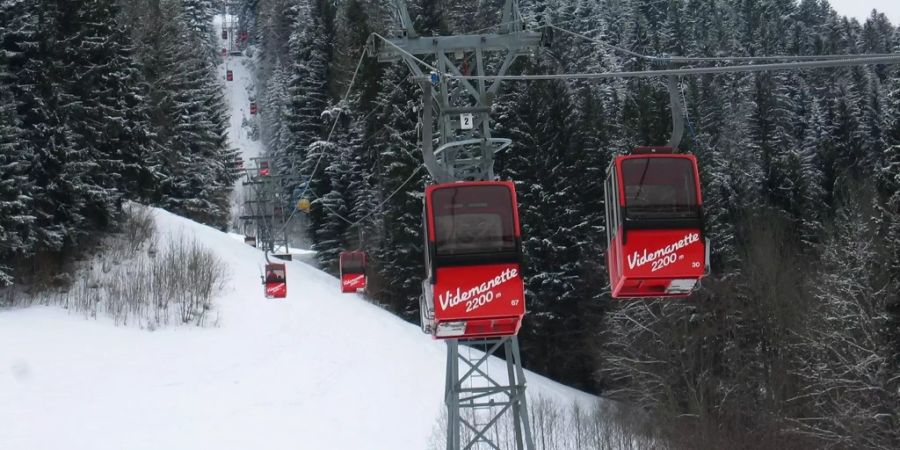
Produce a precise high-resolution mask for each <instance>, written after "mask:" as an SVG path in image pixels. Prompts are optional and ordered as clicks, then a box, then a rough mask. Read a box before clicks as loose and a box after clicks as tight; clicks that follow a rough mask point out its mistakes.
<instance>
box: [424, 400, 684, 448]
mask: <svg viewBox="0 0 900 450" xmlns="http://www.w3.org/2000/svg"><path fill="white" fill-rule="evenodd" d="M493 408H495V411H484V412H481V413H490V412H496V411H499V408H501V407H500V406H495V407H493ZM479 413H480V412H479V411H471V410H469V411H466V414H465V416H464V417H465V418H466V419H467V420H468V421H469V422H470V423H482V422H484V420H480V419H479V418H478V417H476V416H477V415H478V414H479ZM487 415H490V414H487ZM487 415H486V416H485V418H486V417H487ZM528 415H529V419H530V420H529V423H530V425H531V431H532V437H533V439H534V445H535V447H534V448H535V449H536V450H600V449H621V450H632V449H633V450H638V449H664V448H669V446H668V445H666V444H665V442H664V441H662V440H661V439H659V438H658V437H656V435H655V433H654V432H653V431H652V430H651V429H649V428H648V427H647V426H646V422H647V421H646V418H644V417H643V416H641V415H640V414H637V413H636V412H635V411H633V410H631V409H628V408H624V407H622V406H621V405H620V404H618V403H616V402H611V401H603V402H598V403H597V404H596V405H594V406H593V407H592V408H590V409H585V408H584V407H583V406H581V405H579V404H578V403H572V404H569V405H565V404H560V403H559V402H558V401H557V400H554V399H551V398H547V397H543V396H538V397H537V398H536V399H531V402H530V403H529V405H528ZM491 432H492V433H493V434H491V436H490V437H491V440H492V441H493V442H495V443H499V446H500V449H501V450H515V448H516V438H515V429H514V427H513V421H512V414H509V413H507V414H504V416H503V418H501V419H500V420H499V421H498V422H497V424H496V426H495V427H494V428H493V430H492V431H491ZM462 433H463V442H470V440H471V439H472V438H473V437H474V433H473V432H472V431H471V430H469V429H467V428H466V427H463V430H462ZM446 436H447V413H446V410H444V411H443V412H442V414H441V417H440V418H439V419H438V423H437V424H436V425H435V428H434V431H433V433H432V436H431V439H430V442H429V446H428V448H429V449H431V450H438V449H443V448H444V445H445V442H446ZM478 445H479V444H475V446H473V448H481V447H478ZM483 448H488V447H487V445H485V446H483Z"/></svg>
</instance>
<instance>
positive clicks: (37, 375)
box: [0, 210, 596, 450]
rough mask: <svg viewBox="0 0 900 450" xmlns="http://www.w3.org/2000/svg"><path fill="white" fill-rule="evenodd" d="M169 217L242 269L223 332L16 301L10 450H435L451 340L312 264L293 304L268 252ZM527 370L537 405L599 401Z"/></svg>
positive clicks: (171, 231) (6, 342) (223, 309)
mask: <svg viewBox="0 0 900 450" xmlns="http://www.w3.org/2000/svg"><path fill="white" fill-rule="evenodd" d="M154 214H155V220H156V223H157V227H158V229H159V232H160V234H161V236H162V239H166V238H167V237H168V236H178V235H179V234H181V235H187V236H193V237H194V238H195V239H196V240H197V241H198V242H200V243H202V244H203V245H205V246H206V247H208V248H210V249H212V250H213V251H214V252H215V253H216V254H217V255H218V256H219V257H220V258H221V259H222V260H223V261H224V262H225V264H226V265H227V266H228V271H229V281H228V282H227V284H226V287H225V289H224V291H223V293H222V294H221V295H220V296H219V297H218V298H217V300H216V302H215V303H216V307H215V311H213V314H212V317H214V318H215V317H217V318H218V326H217V327H211V328H192V327H174V328H166V329H160V330H157V331H153V332H149V331H146V330H141V329H137V328H129V327H116V326H114V325H113V324H112V321H111V320H107V319H102V318H101V319H97V320H84V319H83V318H82V317H81V316H80V315H77V314H73V315H69V314H67V313H66V311H64V310H62V309H59V308H53V307H32V308H27V309H19V310H0V424H2V425H0V449H11V450H39V449H40V450H43V449H48V450H49V449H68V450H76V449H85V450H87V449H90V450H101V449H116V450H120V449H148V450H149V449H154V450H159V449H166V450H177V449H216V450H227V449H241V450H246V449H250V448H265V449H269V450H276V449H333V450H341V449H347V450H350V449H353V450H358V449H372V450H379V449H385V450H406V449H408V450H422V449H424V448H426V447H427V445H428V442H429V441H430V439H431V437H432V434H433V432H434V428H435V426H436V424H437V422H438V420H439V417H440V415H441V410H442V408H443V405H442V398H443V392H444V390H443V389H444V369H445V355H446V353H445V347H444V345H443V344H442V343H440V342H436V341H433V340H432V339H431V338H429V337H428V336H426V335H424V334H422V333H421V332H420V331H419V329H418V327H416V326H415V325H411V324H408V323H405V322H403V321H402V320H399V319H398V318H396V317H394V316H393V315H391V314H390V313H388V312H386V311H384V310H382V309H380V308H378V307H376V306H374V305H372V304H369V303H367V302H366V301H365V300H364V299H363V298H361V297H359V296H357V295H355V294H340V293H338V292H339V282H338V280H337V279H335V278H334V277H332V276H330V275H328V274H325V273H323V272H321V271H319V270H317V269H314V268H312V267H310V266H308V265H306V264H303V263H300V262H288V263H287V272H288V274H287V276H288V297H287V299H284V300H267V299H265V298H264V297H263V290H262V286H261V285H260V280H259V274H260V271H261V268H262V264H263V262H264V257H263V254H262V252H260V251H258V250H256V249H254V248H251V247H249V246H247V245H244V244H243V243H242V242H240V241H239V240H237V239H235V238H234V237H233V236H229V235H227V234H225V233H221V232H219V231H217V230H215V229H212V228H209V227H206V226H203V225H199V224H196V223H194V222H191V221H189V220H187V219H183V218H180V217H178V216H174V215H172V214H169V213H167V212H165V211H161V210H156V211H155V212H154ZM494 363H499V361H494ZM492 370H496V371H497V372H495V373H499V371H500V370H501V367H500V366H497V367H496V368H494V369H492ZM527 377H528V386H529V387H528V389H529V393H530V397H532V398H536V396H537V395H541V396H544V397H549V398H553V399H556V400H558V402H559V403H560V404H564V405H565V404H571V403H572V402H575V401H578V402H581V403H582V404H584V405H585V406H589V405H590V404H593V402H594V401H596V399H595V398H594V397H592V396H590V395H587V394H584V393H582V392H579V391H576V390H573V389H570V388H568V387H565V386H563V385H560V384H557V383H555V382H552V381H550V380H547V379H545V378H543V377H540V376H537V375H535V374H531V373H529V374H528V375H527Z"/></svg>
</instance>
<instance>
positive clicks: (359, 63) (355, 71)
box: [276, 48, 368, 234]
mask: <svg viewBox="0 0 900 450" xmlns="http://www.w3.org/2000/svg"><path fill="white" fill-rule="evenodd" d="M367 52H368V50H367V49H365V48H363V51H362V52H360V54H359V61H357V63H356V68H355V69H353V77H352V78H350V84H349V85H348V86H347V91H346V92H344V96H343V97H341V101H340V102H338V105H343V104H345V103H346V101H347V98H349V97H350V91H351V90H352V89H353V85H354V84H355V83H356V76H357V75H358V74H359V68H360V67H362V62H363V58H365V56H366V53H367ZM342 112H343V109H342V108H337V114H336V115H335V117H334V123H333V124H332V125H331V130H330V131H329V132H328V136H327V137H326V138H325V141H324V142H325V143H326V144H330V143H331V142H330V141H331V136H332V135H333V134H334V130H335V129H336V128H337V124H338V121H340V120H341V113H342ZM318 142H322V141H318ZM324 156H325V150H324V149H323V150H322V152H321V153H320V154H319V158H318V159H316V164H315V165H313V169H312V171H311V172H310V173H309V176H308V177H307V180H308V181H307V182H306V185H305V186H303V191H302V192H301V193H300V197H301V198H303V196H304V195H306V191H308V190H309V185H310V183H311V182H312V177H313V176H315V174H316V170H317V169H318V168H319V163H321V162H322V158H323V157H324ZM300 179H303V177H302V176H301V177H300ZM292 200H293V199H292ZM291 209H292V210H293V211H291V215H290V216H288V219H287V220H286V221H285V222H284V225H282V226H281V229H279V230H278V233H276V234H280V233H281V232H283V231H284V230H285V228H287V226H288V225H289V224H290V223H291V219H293V218H294V214H296V213H297V208H296V207H294V208H291Z"/></svg>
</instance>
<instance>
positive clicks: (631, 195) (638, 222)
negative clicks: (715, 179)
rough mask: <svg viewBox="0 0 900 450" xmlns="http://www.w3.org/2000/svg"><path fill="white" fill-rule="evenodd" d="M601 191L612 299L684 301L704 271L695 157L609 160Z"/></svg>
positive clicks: (648, 150)
mask: <svg viewBox="0 0 900 450" xmlns="http://www.w3.org/2000/svg"><path fill="white" fill-rule="evenodd" d="M605 191H606V223H607V231H606V233H607V236H606V237H607V242H608V243H609V249H608V251H607V267H608V270H609V279H610V287H611V290H612V296H613V297H614V298H630V297H683V296H687V295H690V293H691V292H693V290H694V289H695V288H696V287H697V285H698V281H699V280H700V279H701V278H702V277H703V276H704V275H705V274H706V272H707V270H708V268H709V246H708V245H707V242H706V240H705V239H704V236H703V202H702V198H701V195H700V179H699V173H698V171H697V159H696V158H695V157H694V155H690V154H675V153H672V149H671V148H669V147H641V148H638V149H636V150H635V151H634V152H632V154H630V155H622V156H616V157H615V158H614V159H613V161H612V163H611V164H610V166H609V169H608V170H607V180H606V185H605Z"/></svg>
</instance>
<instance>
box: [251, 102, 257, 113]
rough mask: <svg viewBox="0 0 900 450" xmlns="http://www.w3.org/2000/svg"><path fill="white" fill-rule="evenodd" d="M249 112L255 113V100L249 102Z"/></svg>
mask: <svg viewBox="0 0 900 450" xmlns="http://www.w3.org/2000/svg"><path fill="white" fill-rule="evenodd" d="M250 114H252V115H254V116H255V115H256V102H250Z"/></svg>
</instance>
